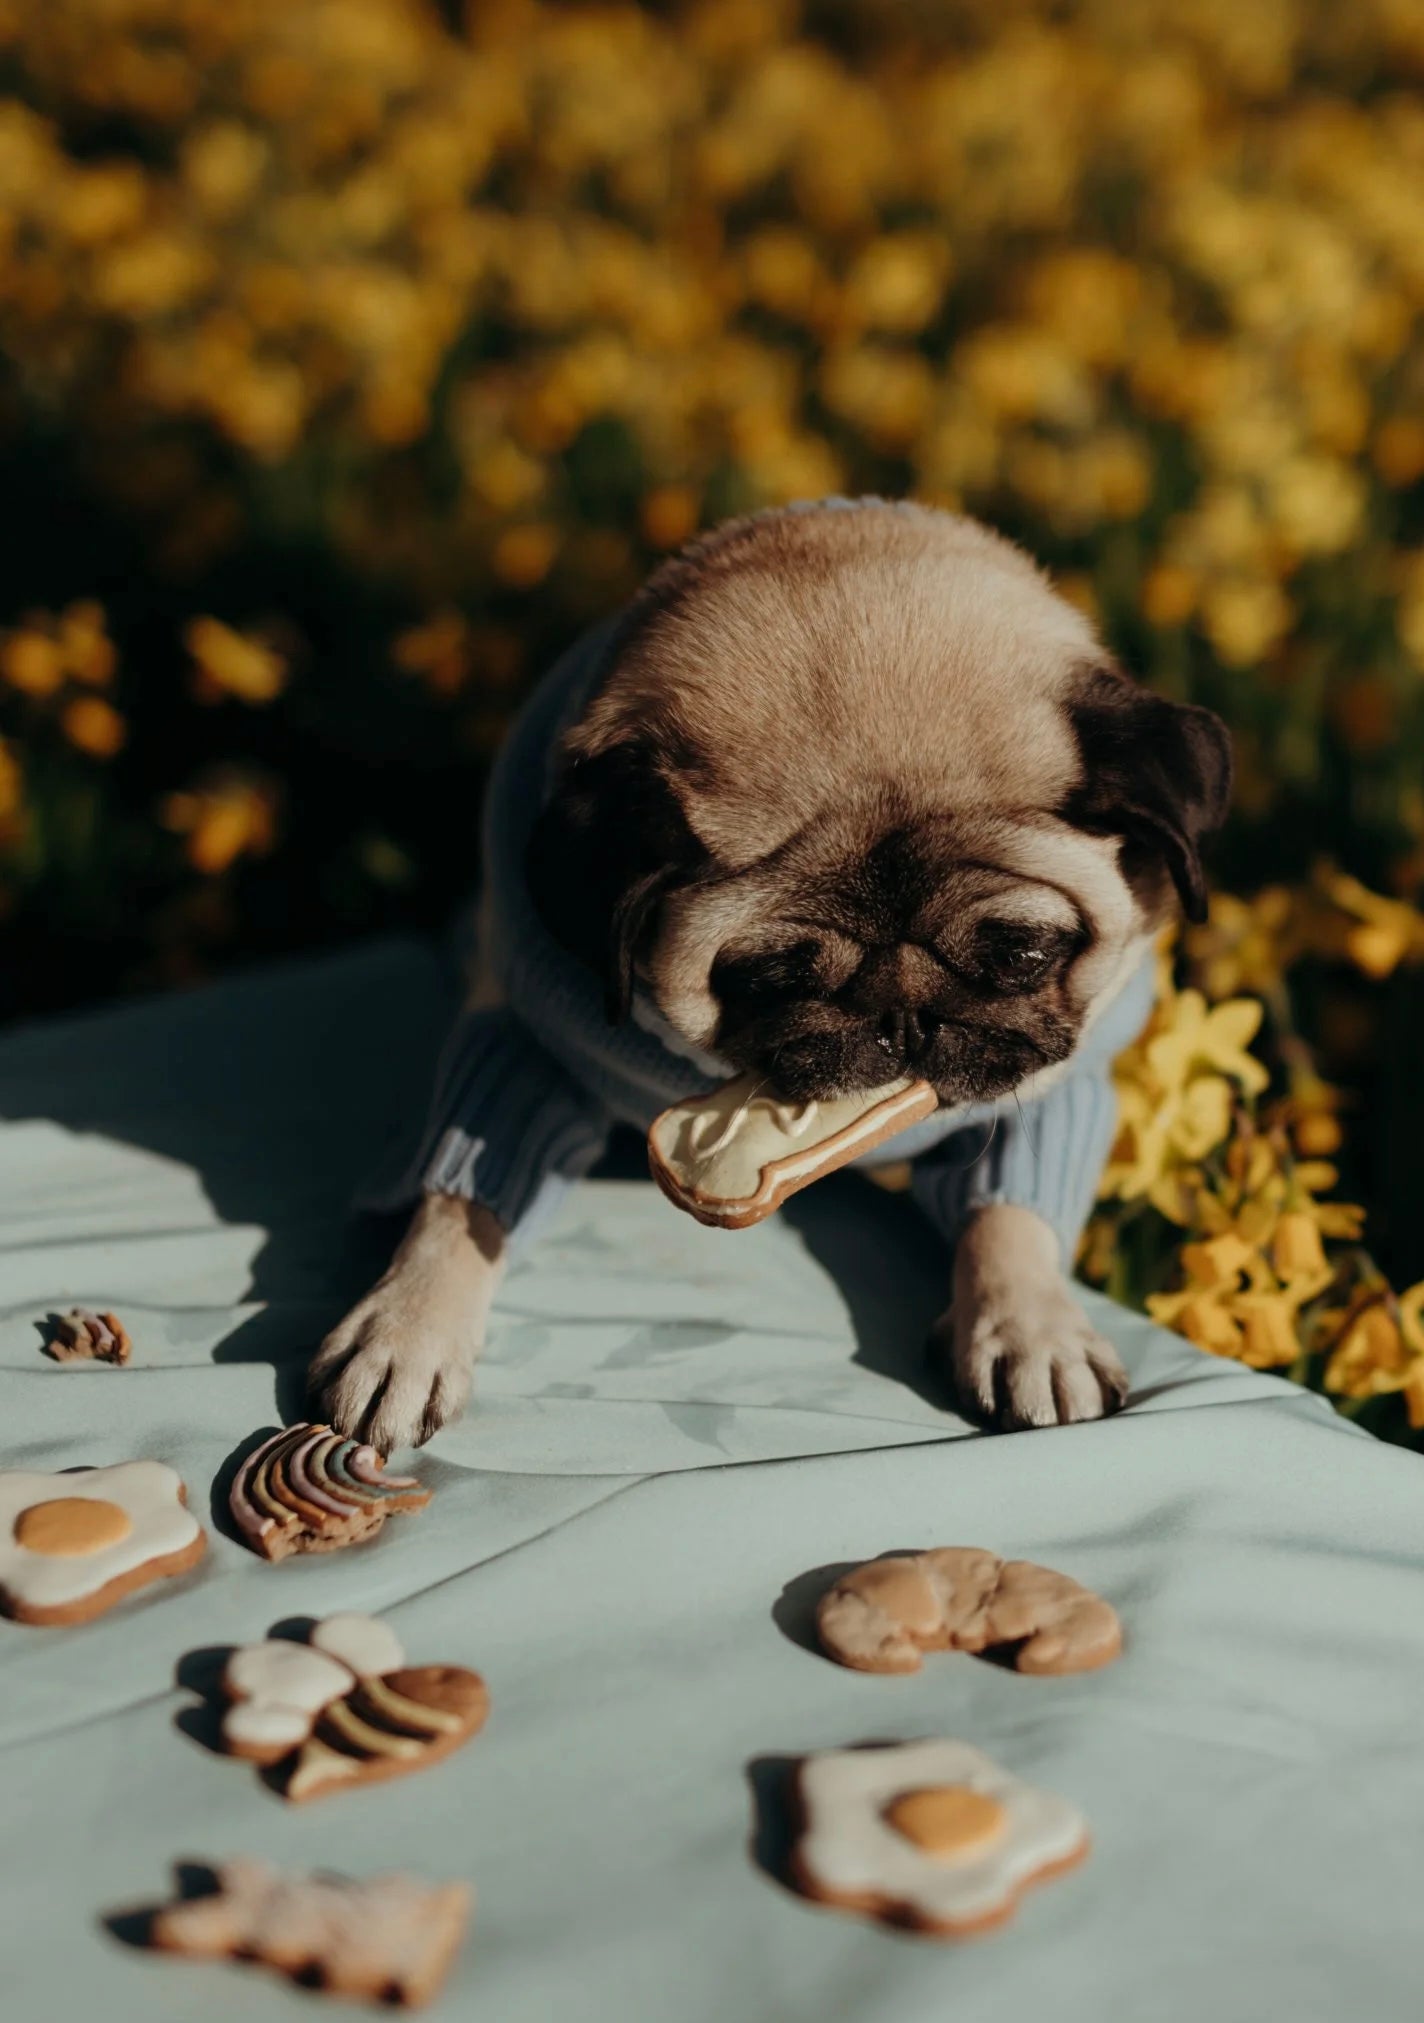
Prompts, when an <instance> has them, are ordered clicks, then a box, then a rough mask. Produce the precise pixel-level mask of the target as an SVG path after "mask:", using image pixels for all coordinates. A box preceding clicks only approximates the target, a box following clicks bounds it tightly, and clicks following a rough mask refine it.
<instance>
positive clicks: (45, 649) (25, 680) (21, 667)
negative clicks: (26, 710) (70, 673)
mask: <svg viewBox="0 0 1424 2023" xmlns="http://www.w3.org/2000/svg"><path fill="white" fill-rule="evenodd" d="M0 674H3V675H4V677H5V679H6V681H7V682H8V683H9V684H10V686H11V688H17V689H19V691H20V693H21V694H22V695H34V696H43V695H52V694H53V693H54V691H55V690H56V689H57V688H60V687H62V686H63V684H64V655H63V654H62V653H61V652H60V649H59V642H58V641H57V640H55V639H52V638H51V637H50V636H49V634H48V633H45V632H41V631H39V630H37V629H36V628H34V627H32V626H28V625H26V626H21V627H20V628H19V630H18V631H16V632H12V633H10V634H9V636H8V637H7V638H6V640H5V642H4V645H3V646H0Z"/></svg>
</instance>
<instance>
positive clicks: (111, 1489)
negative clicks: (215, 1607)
mask: <svg viewBox="0 0 1424 2023" xmlns="http://www.w3.org/2000/svg"><path fill="white" fill-rule="evenodd" d="M207 1542H208V1541H207V1534H206V1533H205V1532H204V1530H203V1527H202V1525H201V1524H199V1522H198V1520H197V1518H196V1517H194V1515H193V1513H192V1512H191V1511H190V1510H189V1509H188V1507H187V1491H186V1489H185V1488H184V1486H183V1481H182V1477H181V1476H179V1475H176V1474H175V1473H174V1472H173V1470H172V1469H171V1468H165V1467H164V1465H163V1463H162V1462H161V1461H121V1462H119V1463H118V1464H117V1465H116V1466H114V1467H112V1468H85V1469H83V1470H81V1471H80V1472H79V1473H78V1474H74V1475H37V1474H30V1473H29V1472H28V1471H25V1470H20V1469H16V1470H15V1471H13V1472H12V1473H7V1474H0V1611H3V1612H4V1614H6V1615H7V1616H13V1617H14V1619H15V1621H16V1622H20V1623H82V1622H87V1621H88V1620H89V1618H90V1617H91V1616H98V1615H102V1614H103V1613H104V1611H105V1609H109V1608H112V1607H113V1605H114V1603H115V1602H117V1601H119V1600H121V1599H122V1598H123V1596H124V1595H126V1594H131V1593H132V1592H133V1591H134V1589H135V1588H141V1587H147V1586H148V1585H149V1583H150V1582H151V1581H156V1580H162V1579H164V1578H165V1576H167V1575H169V1574H178V1573H185V1572H186V1571H187V1569H188V1568H189V1567H190V1566H194V1565H196V1563H197V1562H198V1560H200V1559H201V1558H202V1556H203V1551H204V1548H205V1547H206V1545H207Z"/></svg>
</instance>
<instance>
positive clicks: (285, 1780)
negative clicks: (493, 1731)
mask: <svg viewBox="0 0 1424 2023" xmlns="http://www.w3.org/2000/svg"><path fill="white" fill-rule="evenodd" d="M223 1691H224V1692H225V1693H226V1694H227V1695H228V1697H229V1699H230V1701H231V1703H232V1704H231V1705H230V1706H229V1707H228V1708H227V1710H226V1712H225V1713H224V1715H223V1719H222V1729H221V1733H222V1741H223V1747H224V1748H225V1749H226V1750H227V1751H228V1753H229V1754H230V1755H233V1756H242V1757H245V1758H246V1759H247V1760H248V1761H249V1762H252V1763H260V1764H267V1765H281V1766H282V1778H281V1791H282V1795H283V1797H285V1798H288V1799H291V1800H292V1801H293V1802H294V1803H296V1802H300V1801H301V1800H303V1799H307V1798H317V1797H320V1796H321V1794H322V1793H323V1792H327V1791H339V1790H343V1789H350V1788H352V1787H354V1786H356V1785H359V1784H373V1783H377V1782H379V1781H380V1780H381V1779H382V1778H386V1777H400V1776H404V1775H405V1774H406V1773H407V1772H409V1771H412V1770H424V1769H425V1768H426V1766H427V1765H428V1764H431V1763H438V1762H439V1761H440V1759H441V1757H442V1756H449V1755H451V1754H452V1753H453V1751H455V1750H456V1749H458V1748H460V1747H461V1745H462V1744H463V1743H465V1742H468V1741H469V1740H470V1738H471V1736H473V1735H476V1734H478V1732H479V1730H480V1729H481V1728H482V1727H483V1726H484V1722H485V1717H486V1715H487V1714H488V1712H489V1693H488V1691H487V1690H486V1687H485V1683H484V1680H483V1679H482V1678H481V1677H480V1675H479V1673H478V1672H470V1671H466V1670H465V1669H464V1667H463V1666H460V1665H414V1666H410V1665H407V1664H406V1662H405V1652H404V1651H403V1650H402V1649H401V1646H400V1643H399V1641H398V1639H397V1638H396V1636H395V1634H394V1632H393V1631H391V1630H390V1629H389V1628H388V1627H387V1626H386V1624H384V1623H382V1622H380V1621H378V1620H377V1619H376V1618H375V1617H372V1616H358V1615H341V1616H329V1617H328V1618H327V1619H326V1621H325V1622H322V1623H318V1624H317V1625H316V1627H315V1628H314V1629H313V1631H312V1633H311V1641H310V1643H307V1644H297V1643H291V1642H289V1641H287V1640H286V1639H284V1638H281V1637H269V1638H268V1640H267V1641H266V1643H262V1644H248V1645H245V1646H244V1647H243V1648H242V1649H240V1650H236V1651H234V1652H233V1654H232V1656H231V1657H230V1658H229V1659H228V1661H227V1665H226V1668H225V1670H224V1672H223Z"/></svg>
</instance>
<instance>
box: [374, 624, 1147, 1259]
mask: <svg viewBox="0 0 1424 2023" xmlns="http://www.w3.org/2000/svg"><path fill="white" fill-rule="evenodd" d="M612 631H613V626H612V624H611V623H610V624H605V625H602V626H599V627H598V628H596V629H595V630H594V631H593V632H591V633H589V634H588V635H587V636H586V637H585V638H584V639H583V640H581V641H580V642H579V643H578V645H576V646H575V647H573V648H572V649H571V650H570V651H569V652H568V653H567V654H565V655H564V657H563V659H562V660H561V661H559V663H558V664H557V666H555V668H554V669H553V671H552V672H551V674H550V675H549V676H548V678H547V679H546V680H545V681H544V682H543V683H542V684H541V686H540V687H539V688H538V689H537V690H536V691H535V693H534V695H533V696H532V697H531V698H530V700H529V702H528V703H527V704H526V706H525V708H524V710H523V711H522V712H521V714H520V716H519V719H518V721H517V722H516V723H515V725H514V727H513V729H512V731H511V732H510V735H509V737H508V739H507V740H506V743H505V745H504V748H503V750H502V752H501V754H500V756H499V759H498V761H497V763H496V765H495V769H494V772H493V775H492V778H491V781H490V789H489V795H488V799H487V802H486V812H485V886H486V890H485V905H484V908H483V909H482V918H481V929H482V932H483V933H484V935H485V936H486V944H485V946H484V948H483V949H482V950H481V955H482V957H483V959H484V963H485V965H486V967H487V968H488V969H490V970H492V972H493V974H494V976H495V977H496V978H497V979H498V982H499V984H500V987H501V991H502V996H503V1002H502V1003H501V1004H500V1005H499V1006H498V1008H497V1009H478V1010H477V1009H469V1008H467V1009H466V1010H465V1011H464V1012H463V1013H462V1014H461V1015H460V1017H459V1018H458V1020H457V1021H456V1024H455V1027H454V1030H453V1032H452V1033H451V1035H450V1038H449V1040H448V1042H447V1044H446V1046H445V1049H444V1052H443V1054H442V1057H441V1060H440V1065H439V1069H438V1071H437V1075H436V1086H435V1092H434V1096H433V1098H432V1101H431V1106H430V1112H429V1117H428V1120H427V1123H426V1127H425V1132H424V1137H423V1140H422V1142H421V1144H420V1146H419V1149H418V1151H417V1152H416V1154H415V1156H414V1157H413V1158H412V1159H411V1160H410V1161H409V1163H408V1164H407V1165H406V1166H405V1168H404V1170H403V1172H402V1173H401V1174H400V1176H399V1178H398V1179H397V1181H396V1182H395V1184H394V1185H393V1186H391V1187H389V1188H383V1189H381V1190H380V1191H379V1194H378V1195H376V1196H368V1198H367V1200H368V1205H372V1206H381V1207H398V1206H404V1205H406V1204H408V1203H410V1202H413V1201H414V1200H415V1199H417V1198H418V1196H419V1195H420V1194H421V1193H422V1192H425V1193H436V1194H453V1195H460V1196H463V1197H465V1198H466V1199H470V1200H475V1201H479V1202H482V1203H483V1204H484V1205H485V1206H486V1207H487V1208H489V1209H490V1210H491V1211H492V1212H493V1213H494V1215H495V1216H496V1217H497V1218H498V1220H499V1221H500V1222H501V1223H502V1224H503V1226H504V1227H505V1229H506V1230H508V1231H510V1232H511V1235H512V1237H513V1239H514V1240H515V1242H517V1243H518V1244H520V1245H522V1244H523V1243H524V1242H525V1241H526V1240H527V1239H528V1236H529V1235H530V1233H531V1232H532V1231H533V1230H534V1229H536V1228H537V1227H538V1225H539V1224H540V1223H541V1222H542V1221H543V1220H544V1218H545V1216H546V1215H547V1214H548V1212H549V1210H550V1209H551V1208H552V1207H553V1206H555V1205H556V1203H557V1201H558V1200H559V1198H560V1196H561V1194H562V1193H563V1191H564V1189H565V1188H566V1187H567V1186H568V1185H569V1183H570V1182H571V1181H572V1180H574V1179H576V1178H577V1177H578V1176H579V1175H580V1174H583V1173H585V1172H587V1170H588V1168H589V1167H590V1166H592V1165H593V1164H594V1162H595V1160H597V1158H598V1157H599V1155H600V1153H601V1152H602V1151H603V1149H604V1146H605V1144H606V1142H607V1139H608V1134H609V1132H610V1130H611V1129H612V1127H613V1125H614V1124H615V1123H625V1124H631V1125H633V1126H635V1127H636V1128H637V1129H638V1130H639V1131H646V1130H647V1128H648V1126H649V1125H650V1124H651V1122H652V1120H653V1118H654V1117H655V1116H656V1115H657V1113H658V1112H659V1111H660V1110H662V1109H665V1108H666V1107H667V1106H668V1104H670V1103H675V1102H679V1101H682V1100H684V1099H685V1098H687V1097H689V1096H697V1095H704V1094H706V1093H707V1092H708V1091H709V1090H711V1089H713V1088H715V1087H716V1086H717V1084H718V1083H719V1082H721V1081H724V1080H725V1079H726V1078H727V1076H728V1075H729V1074H730V1073H732V1072H733V1070H731V1069H730V1068H728V1067H726V1066H724V1065H723V1064H721V1063H719V1062H718V1061H716V1060H715V1059H714V1058H713V1057H711V1056H709V1055H707V1054H704V1053H702V1052H700V1051H699V1050H698V1049H696V1048H695V1047H692V1046H690V1045H689V1044H688V1042H687V1041H685V1040H684V1039H683V1038H682V1037H681V1035H679V1034H677V1033H676V1032H674V1031H673V1030H672V1028H671V1027H669V1026H668V1025H667V1024H666V1022H665V1021H664V1020H663V1019H662V1018H661V1016H660V1014H659V1013H658V1012H657V1010H656V1008H655V1007H654V1006H653V1005H652V1003H651V1001H650V1000H649V999H647V997H646V996H644V995H639V996H637V997H635V1001H634V1007H633V1017H632V1019H630V1020H629V1021H627V1022H625V1023H624V1024H623V1025H621V1026H610V1025H609V1024H608V1021H607V1018H606V1016H605V1013H604V996H603V984H602V980H601V979H600V978H599V977H597V976H595V974H594V973H593V971H592V970H591V969H589V968H588V967H587V965H586V964H584V963H582V962H581V961H579V960H578V959H577V958H576V957H575V956H573V955H571V954H570V953H569V952H568V951H567V950H566V949H565V948H563V947H562V945H561V944H560V943H558V942H556V941H555V940H554V938H553V936H552V935H551V934H550V933H549V932H548V930H547V929H546V928H545V926H544V925H543V922H542V921H541V919H540V918H539V916H538V914H537V913H536V912H535V910H534V906H533V902H532V900H531V899H530V896H529V892H528V889H527V887H526V885H525V882H524V869H523V865H524V852H525V846H526V844H527V842H528V839H529V835H530V831H531V829H532V828H533V825H534V821H535V818H536V816H537V814H538V812H539V809H540V807H541V805H542V803H543V800H544V797H545V795H546V793H547V792H548V789H549V786H550V784H551V781H552V777H553V762H554V757H555V750H556V746H557V744H558V740H559V737H560V735H561V733H562V731H563V730H564V728H565V726H566V725H568V724H570V723H572V722H573V721H574V720H575V718H576V717H577V715H578V713H579V710H580V708H581V706H582V703H583V701H584V698H585V697H586V695H587V694H588V693H589V691H590V689H591V687H592V684H593V683H594V681H595V680H596V678H597V676H598V674H599V673H600V671H601V667H602V661H603V654H604V650H605V648H606V646H607V643H608V641H609V639H610V637H611V635H612ZM1151 1004H1152V966H1151V963H1150V961H1148V962H1145V963H1144V964H1143V965H1142V966H1141V967H1139V968H1138V969H1136V970H1135V971H1134V972H1133V974H1132V975H1131V976H1130V977H1129V979H1128V980H1127V982H1126V983H1125V984H1124V985H1123V986H1122V987H1121V988H1120V990H1119V991H1118V992H1117V994H1116V996H1115V997H1113V998H1112V999H1111V1001H1110V1002H1109V1003H1108V1004H1107V1005H1105V1006H1104V1007H1103V1008H1102V1010H1101V1011H1100V1012H1099V1014H1098V1016H1097V1017H1096V1018H1095V1019H1094V1020H1093V1022H1092V1024H1091V1026H1090V1027H1089V1029H1088V1030H1087V1032H1086V1033H1085V1034H1084V1035H1083V1037H1082V1039H1081V1040H1080V1043H1079V1046H1078V1048H1077V1051H1076V1052H1075V1053H1074V1054H1073V1056H1072V1057H1071V1059H1070V1060H1069V1061H1068V1062H1067V1063H1066V1064H1065V1066H1064V1067H1063V1068H1060V1069H1057V1070H1050V1071H1048V1072H1047V1074H1046V1076H1045V1077H1044V1081H1045V1082H1046V1084H1047V1086H1044V1087H1042V1088H1039V1087H1037V1086H1035V1085H1030V1086H1029V1087H1027V1088H1025V1089H1022V1090H1020V1091H1019V1092H1018V1095H1017V1097H1015V1096H1013V1095H1010V1096H1007V1097H1004V1098H1002V1099H1000V1100H999V1101H997V1102H993V1103H971V1104H964V1105H960V1106H959V1107H957V1108H953V1109H941V1110H939V1111H937V1112H936V1113H935V1114H934V1115H933V1116H931V1117H928V1118H926V1119H925V1120H924V1121H923V1122H922V1123H920V1124H916V1125H912V1126H911V1127H910V1128H909V1129H908V1130H907V1131H904V1132H902V1133H901V1135H900V1136H899V1137H898V1138H893V1139H891V1140H889V1141H888V1142H887V1143H886V1144H885V1145H883V1146H881V1147H879V1148H878V1149H877V1150H876V1151H874V1152H872V1153H870V1154H868V1155H867V1156H866V1159H865V1161H864V1162H863V1163H865V1164H868V1165H875V1164H881V1165H883V1164H887V1163H890V1162H892V1161H899V1160H905V1159H909V1160H912V1161H913V1162H914V1163H913V1166H912V1169H911V1185H910V1191H911V1194H912V1196H913V1198H914V1200H915V1201H916V1202H917V1203H918V1204H919V1206H920V1207H921V1208H922V1209H923V1210H924V1211H925V1213H926V1214H927V1215H928V1216H929V1217H930V1219H931V1220H932V1221H933V1223H934V1224H935V1225H936V1227H937V1228H939V1229H940V1230H941V1231H942V1232H943V1234H944V1235H945V1236H946V1237H947V1238H949V1239H950V1240H951V1241H952V1240H953V1238H954V1236H955V1234H956V1232H957V1231H958V1229H959V1228H960V1227H961V1225H962V1224H963V1222H964V1219H965V1217H966V1215H968V1214H969V1213H970V1212H971V1211H972V1210H973V1209H975V1208H977V1207H980V1206H982V1205H984V1204H986V1203H989V1202H998V1201H1004V1202H1015V1203H1018V1204H1020V1205H1021V1206H1023V1207H1026V1208H1031V1209H1034V1210H1035V1211H1036V1212H1037V1213H1038V1214H1039V1215H1041V1216H1042V1217H1043V1219H1044V1220H1045V1221H1046V1222H1048V1223H1049V1224H1050V1225H1051V1226H1052V1228H1053V1229H1054V1230H1056V1232H1057V1234H1058V1237H1059V1241H1060V1243H1061V1244H1062V1247H1063V1257H1064V1260H1065V1263H1066V1262H1069V1261H1071V1259H1072V1256H1073V1253H1074V1250H1075V1248H1076V1246H1077V1241H1078V1236H1079V1234H1080V1232H1081V1230H1082V1227H1083V1224H1084V1222H1085V1221H1086V1219H1087V1216H1088V1213H1089V1211H1090V1209H1091V1207H1092V1202H1093V1197H1094V1193H1095V1191H1096V1188H1097V1182H1098V1177H1099V1174H1100V1173H1101V1170H1102V1166H1103V1162H1104V1160H1105V1158H1106V1156H1107V1152H1108V1148H1109V1146H1110V1145H1111V1142H1112V1137H1113V1132H1114V1125H1115V1117H1116V1105H1115V1101H1114V1096H1113V1090H1112V1084H1111V1079H1110V1071H1111V1067H1112V1062H1113V1059H1114V1057H1115V1056H1116V1055H1117V1054H1118V1053H1119V1052H1120V1051H1121V1050H1122V1048H1123V1047H1125V1046H1127V1045H1129V1044H1130V1042H1131V1041H1132V1040H1133V1039H1135V1038H1136V1036H1137V1034H1138V1033H1139V1032H1140V1031H1141V1029H1142V1026H1143V1023H1144V1021H1145V1020H1146V1017H1147V1014H1148V1012H1149V1010H1150V1009H1151ZM674 1212H675V1211H674V1210H673V1209H672V1208H671V1207H669V1210H668V1213H669V1214H672V1213H674Z"/></svg>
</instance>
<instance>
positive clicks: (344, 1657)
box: [311, 1612, 405, 1679]
mask: <svg viewBox="0 0 1424 2023" xmlns="http://www.w3.org/2000/svg"><path fill="white" fill-rule="evenodd" d="M311 1645H312V1649H313V1650H316V1651H325V1652H326V1653H327V1655H328V1656H329V1657H333V1658H339V1659H340V1661H341V1663H342V1664H343V1665H345V1666H347V1667H348V1668H349V1669H350V1670H351V1671H353V1672H354V1673H355V1674H356V1676H357V1678H358V1679H376V1678H379V1677H380V1675H381V1673H382V1672H394V1671H398V1670H399V1668H400V1667H401V1666H402V1665H403V1664H404V1663H405V1652H404V1650H403V1649H402V1648H401V1644H400V1639H399V1638H398V1637H397V1636H396V1633H395V1631H394V1630H393V1629H392V1628H391V1627H390V1625H389V1623H383V1622H382V1621H381V1620H380V1618H379V1617H378V1616H361V1615H356V1614H353V1613H351V1612H347V1613H344V1614H342V1615H337V1616H328V1617H327V1618H326V1620H325V1621H324V1622H320V1623H318V1624H317V1626H316V1628H315V1629H314V1630H313V1631H312V1633H311Z"/></svg>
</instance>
